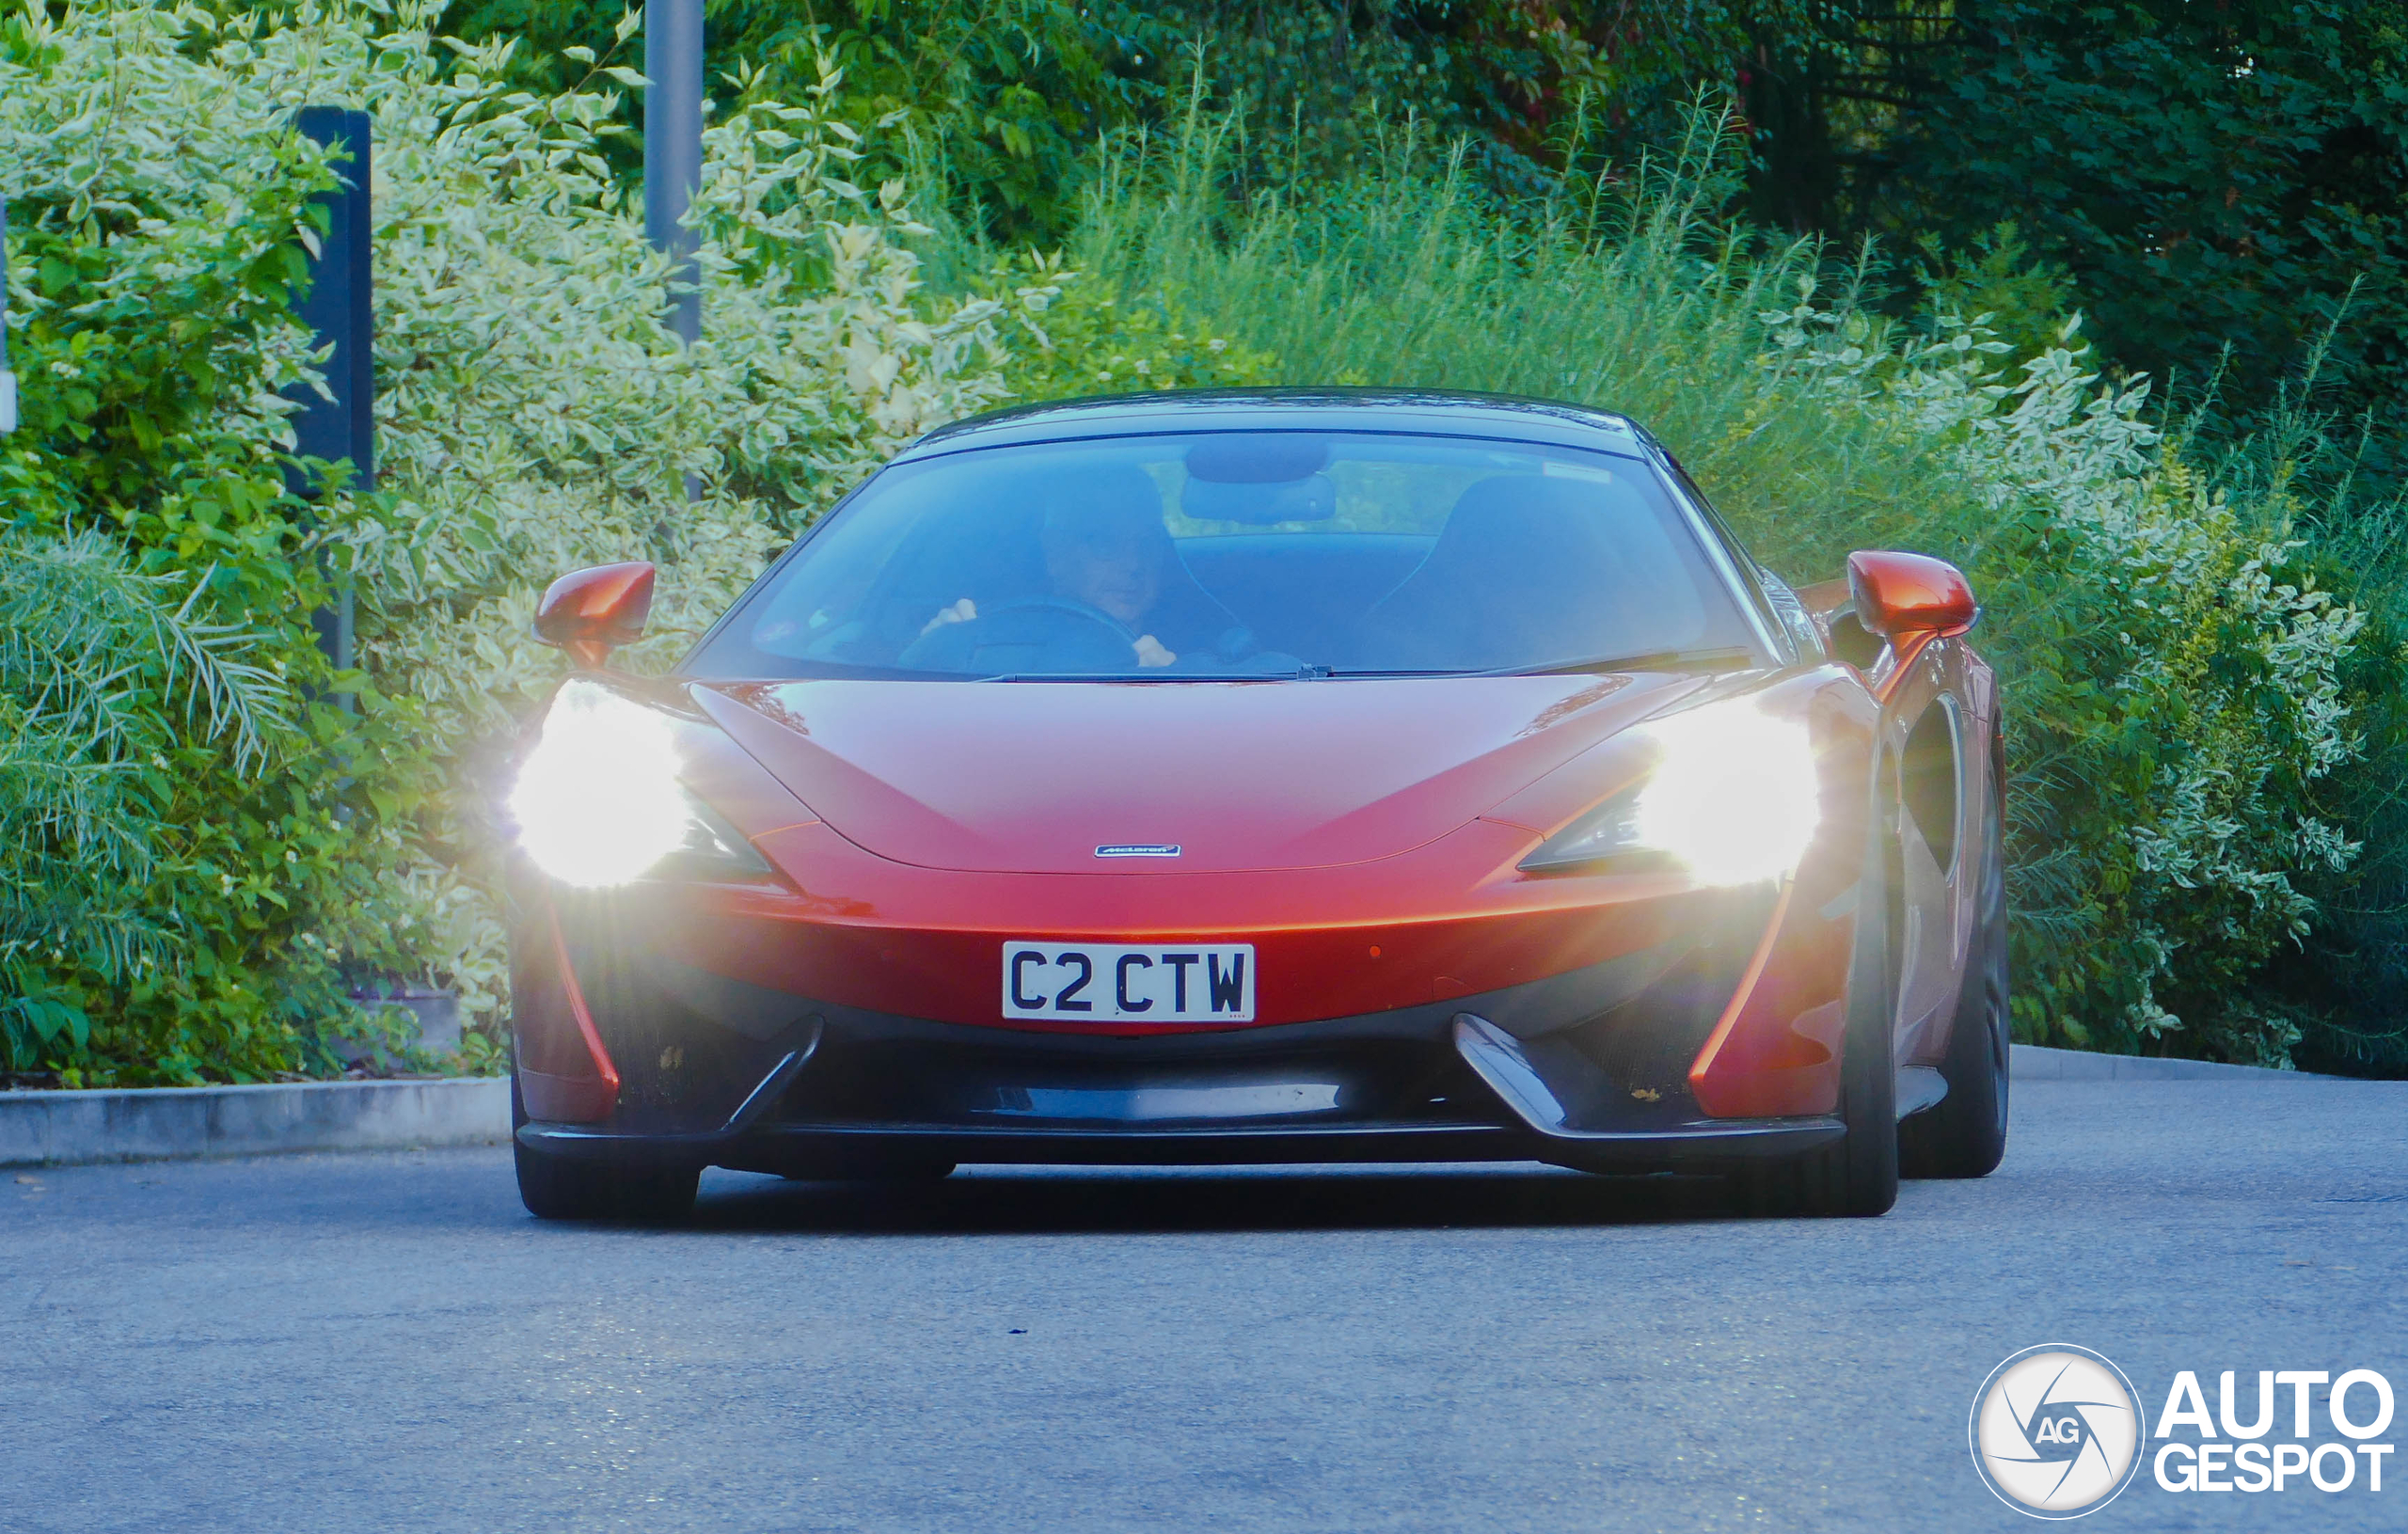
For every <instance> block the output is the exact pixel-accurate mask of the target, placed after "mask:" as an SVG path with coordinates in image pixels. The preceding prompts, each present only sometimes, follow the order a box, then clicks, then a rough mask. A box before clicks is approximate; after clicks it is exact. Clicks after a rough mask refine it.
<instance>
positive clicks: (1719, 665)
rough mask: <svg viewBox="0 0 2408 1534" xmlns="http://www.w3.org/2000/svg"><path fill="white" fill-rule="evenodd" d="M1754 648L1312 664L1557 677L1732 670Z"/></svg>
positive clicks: (1742, 667) (1324, 671) (1314, 670)
mask: <svg viewBox="0 0 2408 1534" xmlns="http://www.w3.org/2000/svg"><path fill="white" fill-rule="evenodd" d="M1755 664H1756V656H1755V654H1754V652H1753V651H1750V650H1741V649H1737V648H1729V649H1719V650H1648V651H1644V652H1642V653H1640V654H1639V655H1635V656H1582V657H1581V658H1579V659H1577V660H1550V661H1542V662H1540V663H1539V664H1536V665H1524V666H1498V667H1495V668H1493V669H1491V670H1487V671H1431V670H1426V669H1425V670H1420V671H1352V670H1344V669H1340V670H1336V671H1333V670H1330V669H1329V668H1327V667H1322V666H1314V667H1309V668H1307V670H1308V671H1309V672H1310V673H1311V674H1313V675H1316V676H1333V677H1341V678H1353V677H1360V676H1559V675H1564V674H1568V673H1571V672H1735V671H1747V670H1750V669H1751V668H1752V667H1754V666H1755Z"/></svg>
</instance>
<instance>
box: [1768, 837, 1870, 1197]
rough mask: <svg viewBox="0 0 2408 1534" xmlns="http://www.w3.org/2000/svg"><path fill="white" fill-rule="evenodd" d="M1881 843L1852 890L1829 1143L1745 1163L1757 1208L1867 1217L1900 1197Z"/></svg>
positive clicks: (1868, 860)
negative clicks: (1842, 1131)
mask: <svg viewBox="0 0 2408 1534" xmlns="http://www.w3.org/2000/svg"><path fill="white" fill-rule="evenodd" d="M1893 888H1895V884H1894V883H1893V870H1892V868H1891V866H1890V858H1889V856H1888V848H1887V846H1886V842H1878V841H1877V844H1876V850H1875V854H1874V856H1872V857H1870V858H1868V859H1867V860H1866V867H1865V875H1864V878H1863V880H1862V882H1861V884H1859V886H1858V889H1857V924H1858V930H1857V937H1856V943H1855V952H1854V953H1853V954H1852V955H1851V956H1850V957H1849V961H1848V978H1847V1031H1846V1034H1845V1035H1844V1036H1843V1042H1842V1045H1841V1051H1842V1052H1841V1055H1840V1104H1839V1106H1840V1117H1841V1118H1842V1119H1844V1120H1845V1121H1846V1124H1847V1133H1846V1135H1845V1136H1843V1137H1842V1138H1841V1139H1840V1141H1839V1142H1838V1143H1837V1144H1835V1145H1830V1146H1826V1147H1823V1148H1822V1149H1820V1150H1814V1151H1809V1152H1807V1153H1806V1154H1805V1155H1803V1156H1799V1157H1796V1158H1793V1159H1791V1160H1789V1161H1784V1162H1778V1163H1776V1164H1774V1165H1770V1166H1765V1167H1759V1168H1753V1169H1751V1170H1750V1171H1749V1172H1748V1173H1746V1174H1745V1175H1744V1176H1743V1178H1741V1183H1740V1186H1741V1191H1742V1193H1743V1194H1744V1196H1745V1198H1746V1201H1747V1203H1748V1204H1749V1206H1750V1207H1751V1208H1752V1209H1753V1210H1756V1211H1758V1212H1760V1213H1766V1214H1782V1215H1807V1216H1813V1217H1825V1216H1832V1215H1841V1216H1851V1217H1858V1218H1862V1217H1867V1216H1872V1215H1878V1214H1887V1213H1889V1212H1890V1208H1891V1206H1892V1205H1893V1204H1895V1203H1897V1201H1898V1108H1897V1103H1898V1081H1897V1072H1896V1057H1897V1040H1896V1037H1895V1036H1894V1034H1893V1028H1894V1026H1895V1022H1896V1013H1897V986H1896V975H1895V971H1893V969H1892V967H1891V961H1890V929H1891V921H1890V915H1891V912H1890V899H1889V892H1890V891H1891V890H1892V889H1893Z"/></svg>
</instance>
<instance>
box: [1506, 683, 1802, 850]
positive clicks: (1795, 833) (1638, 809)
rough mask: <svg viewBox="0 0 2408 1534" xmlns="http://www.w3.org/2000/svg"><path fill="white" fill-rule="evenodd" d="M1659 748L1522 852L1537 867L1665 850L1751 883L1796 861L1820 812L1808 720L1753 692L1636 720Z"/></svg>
mask: <svg viewBox="0 0 2408 1534" xmlns="http://www.w3.org/2000/svg"><path fill="white" fill-rule="evenodd" d="M1641 729H1642V730H1643V732H1644V733H1645V735H1647V736H1648V737H1649V738H1650V739H1651V740H1652V741H1654V743H1655V744H1656V749H1657V751H1658V753H1659V754H1658V756H1657V759H1656V765H1655V767H1654V768H1653V769H1652V770H1651V771H1650V772H1649V774H1648V777H1647V780H1646V782H1644V783H1640V785H1639V786H1638V787H1636V788H1633V789H1629V790H1627V791H1625V792H1624V793H1621V794H1617V795H1615V796H1614V797H1613V798H1612V799H1608V800H1607V801H1606V802H1605V803H1603V804H1600V805H1598V806H1597V807H1596V808H1595V809H1593V810H1592V811H1590V812H1589V813H1588V814H1584V815H1582V816H1581V817H1580V818H1579V819H1577V820H1576V821H1574V822H1573V823H1572V824H1571V825H1569V826H1567V827H1565V828H1564V829H1563V830H1560V831H1559V832H1557V833H1556V834H1555V835H1553V836H1551V837H1549V838H1547V841H1546V844H1545V846H1541V847H1540V848H1539V849H1538V850H1537V851H1536V852H1533V853H1531V854H1530V855H1529V857H1527V858H1525V859H1523V860H1522V863H1521V866H1522V867H1523V869H1524V870H1526V871H1529V872H1532V873H1538V872H1546V871H1552V870H1557V869H1564V868H1575V867H1580V866H1584V865H1587V864H1592V863H1601V862H1608V861H1613V860H1620V859H1624V858H1638V859H1652V858H1669V859H1671V860H1673V861H1675V862H1678V863H1679V864H1680V865H1681V866H1682V867H1683V868H1684V869H1686V870H1687V872H1688V874H1689V876H1690V877H1691V878H1695V879H1696V880H1697V881H1698V882H1699V883H1701V884H1716V885H1729V884H1753V883H1756V882H1758V881H1760V880H1764V879H1772V878H1781V877H1782V875H1784V874H1786V873H1788V872H1789V871H1790V870H1791V869H1793V868H1795V867H1797V866H1798V859H1799V858H1801V857H1803V856H1805V853H1806V846H1807V844H1808V843H1810V842H1812V841H1813V840H1814V828H1815V826H1816V825H1817V824H1818V823H1819V822H1820V820H1821V818H1822V806H1821V794H1820V791H1819V786H1818V783H1817V781H1816V778H1815V772H1814V748H1813V746H1812V744H1811V743H1810V742H1809V740H1808V738H1807V735H1806V727H1805V726H1804V725H1803V724H1799V723H1798V722H1796V721H1794V720H1777V719H1773V718H1771V717H1770V716H1768V715H1766V713H1764V712H1763V711H1762V710H1761V709H1759V708H1758V707H1757V706H1756V705H1755V703H1754V701H1753V700H1751V699H1742V700H1736V701H1734V702H1731V703H1726V704H1707V705H1706V706H1704V707H1703V708H1696V709H1692V710H1690V711H1689V712H1687V713H1685V714H1675V715H1672V716H1671V717H1670V718H1669V719H1663V720H1656V721H1655V722H1654V723H1651V724H1647V725H1643V726H1641Z"/></svg>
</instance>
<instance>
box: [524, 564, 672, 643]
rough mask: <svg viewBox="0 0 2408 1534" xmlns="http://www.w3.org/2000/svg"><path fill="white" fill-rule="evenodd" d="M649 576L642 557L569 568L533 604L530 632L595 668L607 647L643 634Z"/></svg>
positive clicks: (649, 596)
mask: <svg viewBox="0 0 2408 1534" xmlns="http://www.w3.org/2000/svg"><path fill="white" fill-rule="evenodd" d="M652 581H653V567H652V565H651V563H650V562H649V561H643V560H631V561H628V562H626V563H625V564H597V565H595V566H594V568H592V569H590V570H572V571H570V572H569V573H568V574H567V575H564V576H562V577H561V578H560V579H558V580H555V581H553V582H552V583H551V585H550V586H549V587H547V588H546V589H545V592H544V599H543V600H542V601H541V602H538V603H537V604H535V637H536V638H537V639H539V640H543V641H544V642H545V643H546V644H551V645H557V646H559V647H560V648H561V649H563V650H566V651H567V652H568V653H569V657H570V658H571V659H573V660H575V661H576V662H577V663H578V665H579V666H581V667H583V668H584V669H585V670H587V671H599V670H600V669H601V668H602V663H603V662H604V661H606V660H608V659H610V652H611V651H612V650H615V649H617V648H618V647H619V646H620V645H622V644H633V643H634V642H635V641H636V640H640V639H642V638H643V625H644V620H645V619H647V618H649V617H651V616H652Z"/></svg>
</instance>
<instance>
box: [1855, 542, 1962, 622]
mask: <svg viewBox="0 0 2408 1534" xmlns="http://www.w3.org/2000/svg"><path fill="white" fill-rule="evenodd" d="M1847 584H1848V591H1849V593H1850V594H1851V595H1852V596H1853V598H1854V599H1855V604H1856V617H1857V621H1858V622H1859V623H1861V624H1862V625H1864V626H1865V627H1866V628H1868V629H1870V630H1872V631H1873V632H1874V633H1876V634H1878V635H1880V636H1881V637H1882V638H1883V639H1886V640H1889V641H1890V642H1891V643H1892V644H1893V645H1895V644H1896V643H1897V642H1898V641H1899V640H1903V639H1906V638H1908V637H1909V636H1910V635H1915V634H1928V635H1931V636H1933V637H1935V638H1939V639H1948V638H1952V637H1954V636H1956V635H1958V634H1962V633H1964V632H1965V631H1966V630H1967V629H1969V628H1971V627H1972V626H1973V624H1974V622H1975V621H1976V620H1978V619H1979V618H1980V617H1981V615H1982V609H1981V608H1980V606H1979V605H1978V604H1977V603H1975V602H1974V600H1973V588H1972V586H1971V585H1970V584H1968V583H1967V581H1966V579H1965V575H1964V572H1963V571H1961V570H1959V569H1957V567H1956V566H1955V565H1953V564H1951V563H1949V562H1948V561H1945V560H1935V559H1931V558H1928V557H1927V556H1925V555H1922V554H1899V553H1893V552H1892V551H1889V550H1886V549H1860V550H1859V551H1858V552H1856V553H1854V554H1850V555H1849V556H1848V557H1847Z"/></svg>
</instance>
